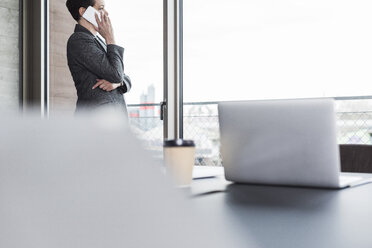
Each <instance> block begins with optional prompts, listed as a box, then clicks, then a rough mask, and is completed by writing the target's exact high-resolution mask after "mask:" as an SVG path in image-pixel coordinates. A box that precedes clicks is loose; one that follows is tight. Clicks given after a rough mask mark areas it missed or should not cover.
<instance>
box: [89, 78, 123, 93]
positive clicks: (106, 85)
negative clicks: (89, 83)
mask: <svg viewBox="0 0 372 248" xmlns="http://www.w3.org/2000/svg"><path fill="white" fill-rule="evenodd" d="M97 87H99V88H100V89H102V90H104V91H107V92H108V91H112V90H114V89H116V88H118V87H120V83H118V84H114V83H110V82H109V81H107V80H104V79H97V83H96V84H95V85H94V86H93V88H92V90H94V89H95V88H97Z"/></svg>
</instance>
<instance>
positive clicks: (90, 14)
mask: <svg viewBox="0 0 372 248" xmlns="http://www.w3.org/2000/svg"><path fill="white" fill-rule="evenodd" d="M95 14H97V15H98V19H99V20H100V21H101V13H99V12H98V11H97V10H96V9H95V8H93V7H92V6H89V7H88V8H87V9H86V10H85V12H84V14H83V18H84V19H85V20H87V21H88V22H90V23H92V24H93V25H94V26H95V27H96V28H98V24H97V21H96V16H95Z"/></svg>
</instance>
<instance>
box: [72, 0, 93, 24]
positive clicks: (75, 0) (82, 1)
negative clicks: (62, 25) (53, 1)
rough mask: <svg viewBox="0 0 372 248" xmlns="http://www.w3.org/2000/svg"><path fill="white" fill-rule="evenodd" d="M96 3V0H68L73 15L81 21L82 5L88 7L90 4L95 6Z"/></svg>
mask: <svg viewBox="0 0 372 248" xmlns="http://www.w3.org/2000/svg"><path fill="white" fill-rule="evenodd" d="M95 3H96V0H67V1H66V7H67V8H68V10H69V11H70V13H71V15H72V17H73V18H74V19H75V20H76V21H79V19H80V14H79V9H80V8H81V7H84V8H88V7H89V6H92V7H93V6H94V4H95Z"/></svg>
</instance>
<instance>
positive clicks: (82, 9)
mask: <svg viewBox="0 0 372 248" xmlns="http://www.w3.org/2000/svg"><path fill="white" fill-rule="evenodd" d="M86 10H87V9H86V8H84V7H80V8H79V15H80V17H82V16H83V15H84V13H85V11H86Z"/></svg>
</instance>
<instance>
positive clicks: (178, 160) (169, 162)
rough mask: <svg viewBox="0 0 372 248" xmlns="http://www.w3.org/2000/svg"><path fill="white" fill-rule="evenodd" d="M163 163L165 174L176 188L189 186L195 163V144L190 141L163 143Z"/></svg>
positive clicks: (177, 140) (179, 140) (167, 141)
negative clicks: (167, 174)
mask: <svg viewBox="0 0 372 248" xmlns="http://www.w3.org/2000/svg"><path fill="white" fill-rule="evenodd" d="M164 161H165V165H166V169H167V173H169V174H170V175H171V177H172V178H173V180H174V182H175V184H176V185H178V186H187V185H190V183H191V180H192V169H193V167H194V161H195V143H194V141H192V140H183V139H176V140H166V141H164Z"/></svg>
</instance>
